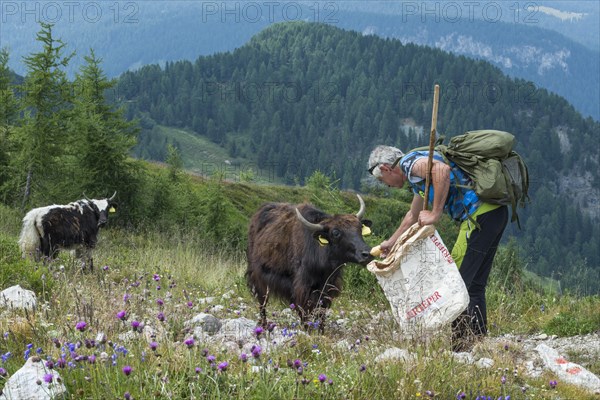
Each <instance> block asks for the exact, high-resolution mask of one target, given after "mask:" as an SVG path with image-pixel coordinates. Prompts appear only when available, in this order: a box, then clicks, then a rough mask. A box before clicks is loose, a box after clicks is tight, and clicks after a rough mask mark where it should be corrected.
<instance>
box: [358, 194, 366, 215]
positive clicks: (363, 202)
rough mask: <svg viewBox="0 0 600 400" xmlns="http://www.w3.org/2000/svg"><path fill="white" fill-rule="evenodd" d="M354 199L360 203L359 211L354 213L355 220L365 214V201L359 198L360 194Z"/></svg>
mask: <svg viewBox="0 0 600 400" xmlns="http://www.w3.org/2000/svg"><path fill="white" fill-rule="evenodd" d="M356 197H358V201H359V202H360V209H359V210H358V212H357V213H356V218H358V219H361V218H362V217H363V215H364V214H365V201H364V200H363V199H362V197H360V194H357V195H356Z"/></svg>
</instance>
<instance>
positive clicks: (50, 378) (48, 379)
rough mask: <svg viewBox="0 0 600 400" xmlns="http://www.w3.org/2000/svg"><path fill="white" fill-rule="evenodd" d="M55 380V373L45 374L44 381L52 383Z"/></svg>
mask: <svg viewBox="0 0 600 400" xmlns="http://www.w3.org/2000/svg"><path fill="white" fill-rule="evenodd" d="M53 380H54V375H52V374H45V375H44V382H46V383H52V381H53Z"/></svg>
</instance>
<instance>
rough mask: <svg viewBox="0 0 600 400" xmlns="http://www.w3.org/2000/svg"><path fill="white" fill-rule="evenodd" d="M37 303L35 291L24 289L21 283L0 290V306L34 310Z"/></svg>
mask: <svg viewBox="0 0 600 400" xmlns="http://www.w3.org/2000/svg"><path fill="white" fill-rule="evenodd" d="M36 304H37V297H36V296H35V293H34V292H32V291H31V290H27V289H23V288H22V287H21V286H19V285H15V286H11V287H9V288H8V289H4V290H3V291H2V292H0V307H6V308H18V309H28V310H33V309H34V308H35V306H36Z"/></svg>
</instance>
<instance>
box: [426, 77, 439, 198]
mask: <svg viewBox="0 0 600 400" xmlns="http://www.w3.org/2000/svg"><path fill="white" fill-rule="evenodd" d="M439 102H440V85H435V87H434V89H433V111H432V113H431V133H430V134H429V157H428V158H427V176H426V178H425V203H424V204H423V210H427V204H428V203H429V185H430V184H431V169H432V168H433V151H434V146H435V128H436V126H437V114H438V104H439Z"/></svg>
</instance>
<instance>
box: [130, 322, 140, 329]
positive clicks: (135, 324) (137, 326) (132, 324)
mask: <svg viewBox="0 0 600 400" xmlns="http://www.w3.org/2000/svg"><path fill="white" fill-rule="evenodd" d="M131 327H132V328H133V330H134V331H137V330H138V329H139V327H140V321H136V320H133V321H131Z"/></svg>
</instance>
